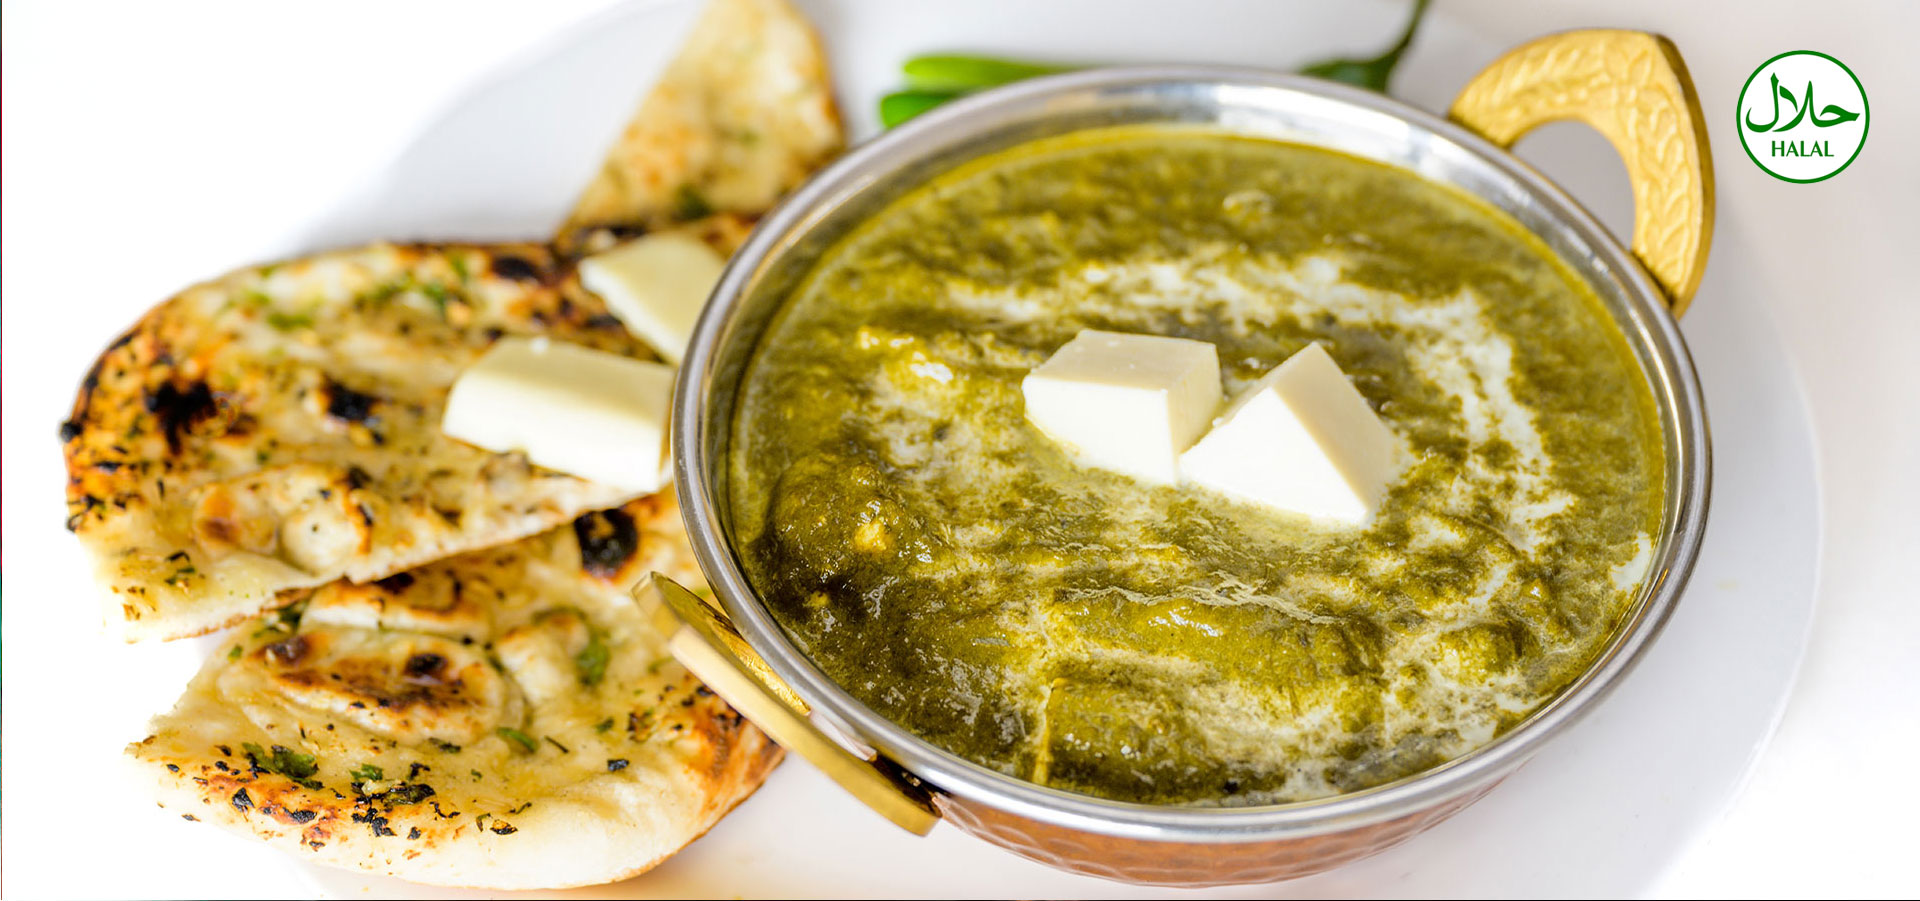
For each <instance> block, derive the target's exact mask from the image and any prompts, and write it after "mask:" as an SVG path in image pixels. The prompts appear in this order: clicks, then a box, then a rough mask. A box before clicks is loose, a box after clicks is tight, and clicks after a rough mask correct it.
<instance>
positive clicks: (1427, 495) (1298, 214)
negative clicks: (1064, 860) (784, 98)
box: [728, 127, 1664, 805]
mask: <svg viewBox="0 0 1920 901" xmlns="http://www.w3.org/2000/svg"><path fill="white" fill-rule="evenodd" d="M1087 328H1098V329H1106V330H1112V331H1119V332H1134V333H1145V334H1154V335H1167V336H1179V337H1186V338H1193V339H1198V340H1203V341H1209V342H1212V343H1213V344H1215V345H1216V346H1217V348H1218V351H1219V358H1220V363H1221V373H1222V376H1223V380H1224V383H1225V387H1226V392H1227V396H1228V397H1232V396H1233V395H1234V394H1235V393H1236V391H1237V390H1239V389H1241V388H1244V387H1245V386H1246V385H1248V384H1250V383H1252V382H1253V381H1255V380H1257V379H1259V377H1260V376H1261V375H1263V374H1265V373H1266V372H1267V371H1268V370H1270V369H1272V368H1273V367H1274V366H1276V365H1277V364H1278V363H1280V362H1281V361H1282V360H1284V359H1286V358H1287V357H1288V356H1289V355H1291V354H1293V353H1294V352H1296V351H1298V350H1300V349H1301V348H1302V347H1305V346H1306V345H1307V344H1308V343H1309V342H1319V343H1321V344H1322V345H1323V346H1324V347H1325V348H1326V349H1327V350H1328V351H1330V352H1331V353H1332V355H1333V357H1334V359H1335V360H1336V361H1337V362H1338V364H1339V366H1340V367H1341V369H1343V370H1344V371H1345V372H1346V373H1347V374H1348V376H1349V377H1350V378H1351V379H1352V381H1353V383H1354V385H1355V386H1356V387H1357V388H1358V389H1359V391H1360V392H1361V393H1362V394H1363V395H1364V396H1365V397H1366V398H1367V400H1368V402H1369V403H1370V404H1371V405H1372V406H1373V407H1374V408H1375V409H1376V410H1377V411H1378V413H1379V415H1380V417H1381V418H1382V419H1383V420H1384V422H1385V423H1386V424H1387V425H1388V426H1389V427H1390V428H1391V430H1392V431H1393V432H1394V433H1395V435H1396V436H1397V437H1398V438H1399V439H1400V440H1401V441H1403V442H1404V444H1405V448H1406V451H1407V462H1406V465H1405V467H1404V470H1403V471H1402V473H1401V475H1400V476H1399V477H1398V478H1397V479H1396V480H1395V481H1394V482H1393V483H1392V485H1391V486H1390V488H1389V490H1388V494H1387V496H1386V497H1385V499H1384V500H1383V501H1382V503H1381V506H1380V509H1379V511H1378V512H1377V514H1376V515H1375V516H1374V517H1373V518H1372V520H1371V522H1370V523H1368V524H1367V525H1365V526H1364V527H1343V526H1339V525H1337V524H1329V523H1325V522H1321V521H1318V520H1311V519H1307V518H1304V517H1300V516H1295V515H1288V514H1285V513H1282V512H1278V511H1275V510H1273V509H1270V508H1263V507H1256V506H1250V505H1246V504H1243V503H1238V502H1234V501H1231V500H1228V499H1225V498H1223V497H1221V496H1218V495H1214V494H1210V493H1208V492H1204V491H1199V490H1196V489H1194V488H1192V487H1191V486H1181V485H1155V484H1148V483H1144V482H1141V481H1137V480H1134V479H1131V478H1128V477H1126V476H1123V475H1118V474H1115V473H1112V472H1107V471H1104V470H1100V469H1097V468H1092V467H1089V466H1086V465H1084V464H1082V463H1081V462H1079V461H1077V460H1076V459H1075V458H1074V457H1073V456H1072V455H1071V454H1070V453H1068V452H1067V451H1065V450H1063V449H1062V448H1061V447H1060V446H1058V445H1057V444H1055V443H1054V442H1052V441H1050V440H1048V439H1047V437H1046V436H1045V435H1043V434H1041V433H1040V432H1038V431H1037V430H1036V429H1035V428H1034V427H1033V426H1032V425H1031V424H1030V423H1029V422H1028V421H1027V420H1026V419H1025V418H1024V417H1023V415H1022V396H1021V388H1020V384H1021V379H1022V378H1023V377H1024V376H1026V374H1027V373H1028V372H1029V371H1031V370H1032V369H1033V368H1034V367H1035V366H1037V365H1039V364H1040V363H1041V362H1042V361H1044V360H1045V359H1046V358H1047V357H1048V355H1049V354H1050V353H1052V352H1053V351H1054V350H1056V349H1057V348H1059V347H1060V346H1061V345H1062V344H1064V343H1065V342H1067V341H1068V340H1069V339H1071V338H1072V337H1073V336H1074V335H1075V334H1077V333H1078V332H1079V331H1080V330H1082V329H1087ZM742 385H743V387H742V388H741V394H740V397H739V405H738V411H737V415H736V420H735V422H734V423H733V424H732V428H733V433H732V445H731V451H730V458H729V461H728V465H729V466H730V467H731V470H730V474H731V479H730V480H729V483H730V486H731V487H730V489H729V490H730V494H731V497H730V503H731V505H732V509H731V514H732V515H731V520H732V528H733V529H734V531H735V535H734V539H735V541H734V545H735V547H737V548H739V549H741V554H742V556H743V560H744V563H745V566H746V571H747V575H748V578H749V580H750V581H751V583H752V584H753V587H754V588H755V590H756V591H757V592H758V593H759V594H760V595H761V596H762V597H763V598H765V599H766V601H767V603H768V604H769V606H770V607H771V609H772V611H773V613H774V615H775V617H776V618H777V619H778V621H779V622H780V623H781V625H782V626H783V627H784V628H785V629H786V630H787V632H788V633H789V634H790V635H791V637H792V638H793V640H794V641H795V642H796V643H797V645H798V646H799V647H800V649H801V650H802V651H804V652H805V653H806V654H807V655H809V656H810V657H811V659H812V660H813V661H814V662H815V663H816V664H817V665H818V666H819V667H820V668H821V669H822V670H823V671H824V672H826V673H827V674H828V675H830V676H831V677H832V678H833V679H835V680H836V681H837V682H839V683H840V684H841V685H842V686H844V687H845V688H846V689H847V690H848V691H849V692H851V693H852V694H853V695H854V696H856V697H858V698H859V699H860V700H862V701H863V702H865V703H866V704H868V705H870V706H871V707H872V708H873V709H874V710H876V711H878V712H879V713H881V714H883V715H885V716H887V717H888V718H890V719H892V720H894V721H895V722H897V723H899V724H901V725H902V726H904V727H905V728H907V729H908V730H910V731H912V732H914V733H915V734H917V735H919V736H921V737H923V738H925V739H926V740H928V741H930V742H932V743H933V744H935V745H937V746H939V747H942V748H945V749H947V750H950V751H952V752H953V753H955V754H958V755H961V756H963V757H965V758H968V759H970V760H973V761H975V762H978V763H979V764H982V765H984V766H987V767H991V768H993V769H995V770H998V771H1001V772H1003V773H1006V774H1009V775H1012V776H1016V777H1019V778H1022V779H1027V780H1030V781H1032V782H1035V783H1039V784H1042V785H1047V786H1052V787H1056V788H1060V789H1065V790H1069V791H1074V792H1081V793H1086V794H1091V795H1097V796H1101V797H1105V798H1111V799H1118V800H1124V801H1135V802H1143V803H1154V804H1190V805H1222V804H1224V805H1247V804H1267V803H1281V802H1288V801H1296V800H1305V799H1311V798H1318V797H1325V796H1329V795H1334V794H1339V793H1343V792H1348V791H1354V790H1357V789H1362V788H1366V787H1369V786H1375V785H1379V784H1382V783H1385V782H1389V781H1392V780H1395V779H1398V778H1401V777H1404V776H1408V775H1411V774H1414V773H1417V772H1419V771H1421V770H1423V769H1426V768H1428V767H1432V766H1434V765H1436V764H1438V763H1441V762H1443V761H1446V760H1448V759H1450V758H1453V757H1456V756H1459V755H1461V754H1463V753H1466V752H1468V751H1470V750H1472V749H1474V748H1476V747H1479V746H1481V745H1483V744H1485V743H1487V742H1488V741H1490V740H1492V739H1493V738H1495V737H1496V736H1498V735H1499V734H1501V732H1502V731H1503V730H1506V729H1508V728H1510V727H1512V726H1513V725H1515V724H1516V723H1518V722H1520V721H1521V720H1522V719H1524V718H1525V717H1526V716H1527V715H1528V714H1529V713H1531V712H1533V711H1534V710H1536V709H1537V708H1539V707H1540V706H1541V705H1542V704H1544V703H1546V702H1547V701H1548V700H1550V699H1551V698H1553V697H1554V695H1555V694H1556V693H1558V692H1559V691H1561V690H1562V689H1563V688H1564V687H1565V686H1566V685H1568V683H1570V682H1571V681H1572V680H1573V679H1575V678H1576V677H1577V676H1578V675H1579V674H1580V673H1581V672H1582V671H1583V670H1584V669H1585V668H1586V667H1587V666H1588V665H1589V664H1590V663H1591V661H1592V660H1593V659H1594V658H1595V657H1596V655H1597V654H1598V653H1599V652H1600V651H1601V649H1602V648H1603V647H1604V646H1605V644H1606V642H1607V641H1608V639H1609V638H1610V637H1611V635H1612V633H1613V632H1614V630H1615V627H1616V626H1617V625H1618V624H1619V623H1620V622H1621V621H1622V619H1623V618H1624V617H1625V616H1626V614H1627V612H1628V610H1629V608H1630V607H1631V605H1632V603H1633V601H1634V598H1635V597H1636V594H1637V592H1638V589H1639V587H1640V584H1641V582H1642V581H1643V580H1644V577H1645V574H1646V571H1647V569H1648V563H1649V561H1650V559H1651V557H1652V551H1653V546H1652V542H1653V538H1652V536H1653V535H1655V534H1657V532H1658V526H1659V521H1660V515H1661V506H1662V490H1663V489H1662V484H1663V478H1664V475H1663V471H1662V468H1663V456H1662V451H1661V447H1662V445H1661V434H1660V426H1659V422H1658V419H1657V414H1656V409H1655V406H1654V403H1653V399H1652V396H1651V395H1650V393H1649V390H1648V388H1647V386H1646V379H1645V378H1644V377H1643V375H1642V373H1641V371H1640V369H1639V367H1638V364H1637V363H1636V361H1635V358H1634V356H1633V354H1632V351H1631V350H1630V349H1629V347H1628V345H1627V343H1626V341H1625V339H1624V337H1623V336H1622V335H1621V334H1620V333H1619V331H1618V329H1617V328H1616V327H1615V325H1614V324H1613V323H1612V322H1611V320H1610V319H1609V318H1608V316H1607V314H1606V312H1605V311H1604V309H1603V308H1602V307H1601V306H1600V302H1599V300H1598V299H1597V298H1596V297H1595V296H1594V294H1593V292H1592V290H1591V289H1590V288H1589V287H1588V286H1587V285H1586V284H1585V283H1584V282H1583V281H1582V280H1581V279H1580V278H1579V277H1578V276H1577V275H1575V274H1574V273H1573V272H1572V271H1571V270H1569V269H1568V268H1567V267H1566V266H1565V265H1564V264H1562V263H1561V262H1560V261H1559V260H1558V259H1556V258H1555V256H1554V255H1553V253H1552V252H1551V251H1550V250H1548V249H1547V247H1546V246H1545V245H1543V244H1542V243H1541V242H1540V241H1539V240H1538V239H1536V238H1535V237H1533V236H1532V235H1530V234H1528V233H1527V232H1525V231H1524V230H1523V229H1522V228H1521V227H1520V226H1518V225H1517V224H1516V223H1514V222H1513V221H1512V220H1511V219H1509V218H1508V217H1506V216H1505V215H1504V214H1501V213H1499V212H1497V211H1495V210H1493V209H1492V208H1490V207H1488V206H1486V205H1485V204H1483V203H1482V202H1480V201H1478V200H1475V199H1473V198H1471V197H1468V196H1466V195H1464V194H1462V193H1460V192H1458V191H1456V190H1454V189H1452V188H1449V187H1445V186H1442V185H1439V184H1436V183H1433V182H1430V181H1427V180H1424V179H1422V178H1420V177H1418V176H1415V175H1413V174H1410V173H1408V172H1406V171H1403V170H1399V169H1395V168H1392V167H1389V166H1385V165H1380V164H1376V163H1373V162H1368V161H1364V160H1361V159H1357V158H1354V157H1350V156H1346V155H1342V154H1339V153H1336V152H1332V151H1329V150H1325V149H1320V148H1314V147H1308V146H1302V145H1296V144H1288V143H1281V142H1276V141H1269V140H1262V139H1253V138H1247V137H1239V136H1232V135H1227V134H1223V133H1220V132H1217V131H1212V130H1204V129H1198V128H1171V127H1150V128H1149V127H1131V128H1122V129H1108V130H1099V131H1094V132H1082V133H1079V134H1076V135H1072V136H1067V137H1062V138H1054V139H1047V140H1043V141H1039V142H1035V143H1031V144H1028V145H1025V146H1021V147H1017V148H1014V149H1012V150H1008V151H1003V152H1000V153H997V154H994V155H990V156H987V157H984V158H981V159H977V160H974V161H972V162H970V163H968V164H966V165H964V166H962V167H960V168H957V169H955V170H953V171H950V172H948V173H946V174H944V175H942V176H940V177H938V178H936V179H934V180H932V181H931V182H929V183H927V184H925V185H923V186H921V187H919V188H916V189H914V190H913V191H911V192H909V193H908V194H906V195H904V196H902V197H900V198H899V199H897V200H895V201H894V202H892V203H891V204H890V205H889V206H887V207H886V208H885V209H884V210H882V211H881V212H880V213H878V214H877V215H875V216H873V217H871V218H870V219H869V220H867V221H866V222H864V223H863V224H862V225H861V226H860V227H859V228H857V229H856V230H855V231H854V232H852V233H851V234H849V235H848V236H846V237H845V238H844V239H842V240H840V241H839V242H838V244H836V245H835V246H833V247H832V248H831V249H830V250H829V251H827V252H826V253H825V254H824V255H823V256H822V257H821V258H820V259H819V260H818V261H817V263H816V265H815V268H814V270H813V271H812V272H811V274H810V275H809V276H808V277H807V278H806V279H805V280H804V281H803V282H802V283H801V284H800V286H799V287H798V288H797V289H796V290H795V291H794V292H793V293H792V295H791V297H789V298H788V299H787V300H786V301H785V306H784V307H783V308H782V309H781V312H780V313H779V314H778V315H777V317H776V318H775V320H774V321H773V323H772V324H771V325H770V327H769V328H768V331H767V333H766V334H765V335H764V336H763V338H762V340H761V345H760V347H759V348H758V350H757V351H756V353H755V356H754V358H753V360H752V362H751V364H750V366H749V368H748V371H747V373H746V376H745V378H744V381H743V383H742Z"/></svg>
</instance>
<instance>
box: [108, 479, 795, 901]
mask: <svg viewBox="0 0 1920 901" xmlns="http://www.w3.org/2000/svg"><path fill="white" fill-rule="evenodd" d="M684 541H685V538H684V536H683V535H682V534H681V533H680V524H679V511H678V510H677V509H676V508H675V506H674V504H673V502H672V499H671V495H657V496H655V497H653V498H648V499H646V500H641V501H636V502H633V503H630V504H628V505H626V506H625V507H622V508H620V509H618V510H614V511H610V512H607V513H593V514H588V515H586V516H583V517H581V518H580V519H578V520H576V521H574V522H573V523H572V524H571V525H565V526H562V527H560V528H557V529H553V530H551V531H548V532H546V533H544V534H541V535H537V536H535V537H533V538H528V539H525V540H522V541H519V542H516V543H514V544H510V545H506V546H503V547H499V548H494V549H491V550H485V551H479V552H476V553H472V554H467V555H464V556H460V557H455V558H452V559H449V560H446V561H442V562H440V563H435V564H432V565H429V566H425V567H422V568H420V569H417V570H414V571H411V572H408V573H403V574H401V575H397V576H394V577H392V578H389V579H385V580H382V581H379V582H372V583H367V584H361V585H355V584H351V583H348V582H334V583H331V584H328V585H326V586H323V587H321V588H319V589H315V590H312V591H310V592H301V593H300V594H301V595H302V598H301V600H300V602H298V603H296V604H295V605H293V606H290V607H288V608H286V609H285V610H283V611H281V612H279V613H277V614H267V615H265V616H263V617H261V618H259V619H256V620H254V621H252V622H250V623H247V624H246V626H245V627H244V628H242V629H241V630H240V631H239V632H238V633H237V637H236V640H235V642H234V643H233V645H232V648H231V649H230V650H227V649H223V650H221V651H218V652H216V653H215V654H214V656H213V657H212V659H210V660H209V661H208V662H207V665H206V666H205V668H204V669H202V670H201V672H200V675H199V676H198V677H196V678H195V679H194V681H193V683H192V684H191V685H190V686H189V687H188V688H187V692H186V695H185V697H183V698H181V700H180V702H179V704H178V705H177V706H175V708H174V709H173V712H171V713H169V714H166V715H165V716H162V717H160V718H158V719H157V720H155V722H154V724H153V734H152V735H151V736H150V737H148V738H146V739H145V740H143V741H140V742H138V743H135V744H133V745H131V746H129V747H128V749H127V750H128V753H129V754H131V755H132V756H133V757H134V758H136V759H137V760H138V761H140V762H141V763H142V764H144V765H145V766H146V767H148V768H149V769H150V770H151V772H152V774H153V776H154V777H155V778H156V779H157V780H158V782H159V785H160V797H161V803H162V805H163V806H165V807H167V808H169V809H171V810H174V811H177V812H179V813H180V814H182V815H184V816H186V817H188V818H189V819H197V820H202V821H207V822H213V823H218V824H220V825H222V826H225V827H228V828H230V829H235V830H239V831H243V832H247V833H251V834H253V835H256V836H258V837H260V838H263V839H265V840H267V841H268V842H269V843H271V844H273V845H276V846H278V847H281V848H284V849H288V850H292V851H295V852H297V853H298V854H299V855H300V856H301V858H303V859H307V860H316V861H319V862H323V863H328V864H333V865H336V866H344V867H358V868H360V869H365V870H370V871H372V872H376V873H383V874H388V875H393V876H398V877H401V878H403V879H410V880H414V881H416V882H427V883H434V884H442V885H462V886H473V887H481V888H493V889H527V888H558V887H563V886H571V885H587V884H594V883H601V882H609V881H612V880H616V879H621V878H624V877H626V876H630V875H633V874H635V873H638V872H641V871H642V870H645V869H647V868H649V867H651V866H653V865H654V864H655V863H657V862H659V861H660V860H662V859H663V858H665V857H666V856H667V855H669V854H672V853H673V852H674V851H676V850H678V849H679V848H680V847H682V846H683V845H685V844H686V843H687V842H689V841H692V840H693V839H695V838H697V837H699V836H700V835H701V834H702V833H704V832H706V830H707V829H708V828H710V827H712V826H713V824H714V823H716V822H718V821H719V819H720V818H721V817H722V816H724V815H725V814H726V813H727V811H729V810H731V809H732V808H733V807H734V805H736V804H738V803H740V802H741V801H742V800H744V799H745V798H746V797H747V796H748V795H749V794H751V793H752V792H753V790H754V789H755V788H756V787H758V786H759V784H760V782H761V780H762V779H763V778H764V777H765V776H766V774H767V772H768V771H770V770H771V769H772V768H773V766H774V765H775V764H776V763H777V762H778V761H779V759H780V749H779V747H778V746H777V745H774V744H773V743H771V742H770V741H768V740H767V739H766V737H765V736H764V735H762V734H761V733H760V732H759V730H757V729H755V728H754V727H753V726H752V725H750V724H748V723H746V722H745V721H744V720H742V719H741V718H740V716H739V715H738V714H736V713H734V712H733V711H732V710H731V709H730V708H728V707H727V705H726V704H725V703H724V702H722V701H721V700H720V699H719V698H717V697H715V696H713V695H712V694H711V693H709V692H708V691H707V690H706V689H705V688H703V687H701V686H700V685H699V683H698V682H696V681H695V680H694V679H693V677H692V676H690V675H688V674H687V672H686V671H685V670H684V669H682V668H681V667H680V665H679V664H677V663H675V662H673V660H672V659H671V658H670V657H668V656H667V654H666V651H665V649H664V641H663V638H662V636H661V635H660V634H659V633H658V632H656V631H655V630H654V629H653V628H652V626H651V625H650V623H649V620H648V617H647V616H646V615H645V614H646V612H645V611H642V610H641V609H640V608H639V606H638V605H637V604H636V603H635V602H634V601H633V599H632V598H631V597H629V596H628V594H627V593H626V589H627V588H629V587H630V586H631V585H632V584H633V583H634V582H635V581H637V580H638V578H639V577H640V576H641V575H643V574H644V573H645V572H647V571H650V570H662V571H664V572H666V573H667V574H668V575H670V576H672V577H674V578H675V579H676V580H679V581H681V582H682V583H683V584H688V585H700V584H702V583H700V581H699V573H698V570H697V569H695V568H694V567H693V565H692V562H691V560H690V559H689V556H690V555H689V554H688V553H687V551H686V550H685V545H684Z"/></svg>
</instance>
